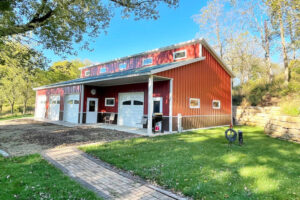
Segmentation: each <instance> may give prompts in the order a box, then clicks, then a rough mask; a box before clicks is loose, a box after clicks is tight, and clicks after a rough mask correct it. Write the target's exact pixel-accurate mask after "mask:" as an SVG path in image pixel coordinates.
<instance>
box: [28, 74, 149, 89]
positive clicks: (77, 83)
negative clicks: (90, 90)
mask: <svg viewBox="0 0 300 200" xmlns="http://www.w3.org/2000/svg"><path fill="white" fill-rule="evenodd" d="M142 75H150V73H149V72H148V73H142V74H130V75H127V76H122V77H113V78H105V79H100V80H98V81H108V80H114V79H123V78H129V77H135V76H142ZM74 80H76V79H74ZM92 82H97V79H94V80H90V81H84V80H83V81H80V82H76V83H66V84H58V85H45V86H41V87H37V88H33V90H35V91H36V90H42V89H49V88H58V87H66V86H73V85H80V84H84V83H92Z"/></svg>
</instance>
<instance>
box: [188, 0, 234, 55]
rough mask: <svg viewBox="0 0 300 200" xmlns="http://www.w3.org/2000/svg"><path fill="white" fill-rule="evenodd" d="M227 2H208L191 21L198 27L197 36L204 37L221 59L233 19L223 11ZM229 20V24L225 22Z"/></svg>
mask: <svg viewBox="0 0 300 200" xmlns="http://www.w3.org/2000/svg"><path fill="white" fill-rule="evenodd" d="M227 4H229V0H209V1H208V2H207V5H206V6H205V7H203V8H202V9H201V10H200V14H197V15H194V16H193V19H194V21H195V22H196V23H198V24H199V25H200V33H199V35H205V36H206V37H208V38H209V39H210V41H211V43H212V44H213V45H214V46H215V48H216V49H217V50H218V51H219V54H220V56H221V58H223V57H224V54H225V46H226V43H227V38H228V36H229V34H228V33H229V32H231V31H229V30H230V29H231V28H232V21H233V18H232V17H231V16H230V15H231V13H230V11H228V9H229V8H227V10H225V8H224V7H225V6H228V5H227ZM228 19H230V21H231V22H229V21H227V20H228Z"/></svg>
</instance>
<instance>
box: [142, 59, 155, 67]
mask: <svg viewBox="0 0 300 200" xmlns="http://www.w3.org/2000/svg"><path fill="white" fill-rule="evenodd" d="M147 59H151V63H149V64H145V63H144V62H145V60H147ZM152 64H153V58H152V57H149V58H144V59H143V63H142V65H143V66H147V65H152Z"/></svg>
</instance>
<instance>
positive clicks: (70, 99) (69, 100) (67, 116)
mask: <svg viewBox="0 0 300 200" xmlns="http://www.w3.org/2000/svg"><path fill="white" fill-rule="evenodd" d="M78 113H79V94H70V95H65V99H64V121H67V122H71V123H75V124H77V123H78Z"/></svg>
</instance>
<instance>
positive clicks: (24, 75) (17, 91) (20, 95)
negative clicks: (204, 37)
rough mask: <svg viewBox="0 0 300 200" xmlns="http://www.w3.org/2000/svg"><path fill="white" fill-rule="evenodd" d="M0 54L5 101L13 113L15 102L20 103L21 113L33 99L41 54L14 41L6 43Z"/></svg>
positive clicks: (1, 79) (0, 75)
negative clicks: (21, 104)
mask: <svg viewBox="0 0 300 200" xmlns="http://www.w3.org/2000/svg"><path fill="white" fill-rule="evenodd" d="M3 46H4V48H3V49H2V51H1V52H0V60H1V61H2V62H1V64H0V84H1V86H2V92H3V96H4V97H5V99H6V100H7V101H8V102H9V104H10V106H11V113H12V114H13V112H14V105H15V103H16V101H17V100H18V101H22V103H23V113H24V114H25V113H26V109H27V103H28V101H29V99H32V98H33V96H34V95H33V94H34V92H33V90H32V87H33V85H34V76H35V74H36V70H37V69H40V68H43V67H44V59H43V56H42V55H41V54H39V53H38V52H36V51H35V50H33V49H30V48H29V47H27V46H25V45H23V44H21V43H18V42H16V41H6V42H5V44H4V45H3Z"/></svg>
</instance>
